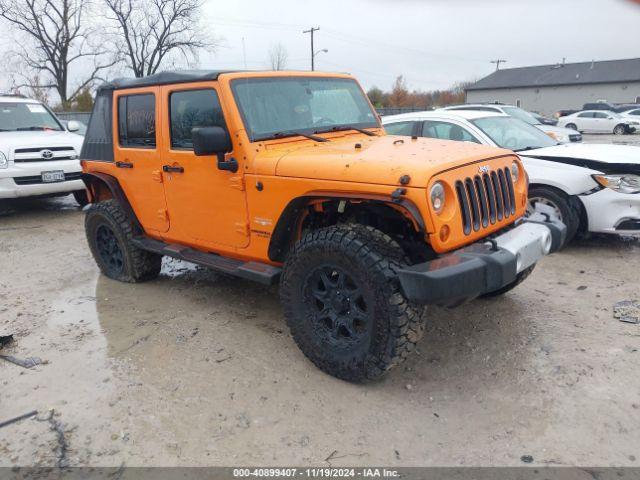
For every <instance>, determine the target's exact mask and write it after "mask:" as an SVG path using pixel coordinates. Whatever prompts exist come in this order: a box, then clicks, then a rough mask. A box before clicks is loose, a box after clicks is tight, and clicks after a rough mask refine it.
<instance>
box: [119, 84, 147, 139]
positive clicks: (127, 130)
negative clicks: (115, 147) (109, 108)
mask: <svg viewBox="0 0 640 480" xmlns="http://www.w3.org/2000/svg"><path fill="white" fill-rule="evenodd" d="M118 139H119V143H120V145H121V146H122V147H132V148H155V146H156V97H155V95H153V94H152V93H145V94H136V95H123V96H121V97H118Z"/></svg>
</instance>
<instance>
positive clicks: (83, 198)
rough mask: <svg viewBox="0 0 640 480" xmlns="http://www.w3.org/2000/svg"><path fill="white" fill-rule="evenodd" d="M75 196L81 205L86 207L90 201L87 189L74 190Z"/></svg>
mask: <svg viewBox="0 0 640 480" xmlns="http://www.w3.org/2000/svg"><path fill="white" fill-rule="evenodd" d="M73 198H74V199H75V200H76V202H77V203H78V205H80V206H81V207H84V206H85V205H87V204H88V203H89V196H88V195H87V191H86V190H76V191H75V192H73Z"/></svg>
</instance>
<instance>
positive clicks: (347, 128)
mask: <svg viewBox="0 0 640 480" xmlns="http://www.w3.org/2000/svg"><path fill="white" fill-rule="evenodd" d="M346 130H355V131H356V132H360V133H364V134H365V135H368V136H370V137H377V136H378V134H377V133H374V132H370V131H369V130H365V129H364V128H358V127H353V126H351V125H343V126H340V127H331V129H330V130H327V131H328V132H344V131H346Z"/></svg>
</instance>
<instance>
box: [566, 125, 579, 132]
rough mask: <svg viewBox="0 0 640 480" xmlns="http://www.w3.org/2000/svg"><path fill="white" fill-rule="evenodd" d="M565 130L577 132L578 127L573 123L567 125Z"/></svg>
mask: <svg viewBox="0 0 640 480" xmlns="http://www.w3.org/2000/svg"><path fill="white" fill-rule="evenodd" d="M567 128H569V129H571V130H575V131H576V132H577V131H578V126H577V125H576V124H575V123H567Z"/></svg>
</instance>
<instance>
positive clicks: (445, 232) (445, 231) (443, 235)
mask: <svg viewBox="0 0 640 480" xmlns="http://www.w3.org/2000/svg"><path fill="white" fill-rule="evenodd" d="M450 233H451V230H450V229H449V226H448V225H443V226H442V228H441V229H440V241H441V242H442V243H444V242H446V241H447V240H449V234H450Z"/></svg>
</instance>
